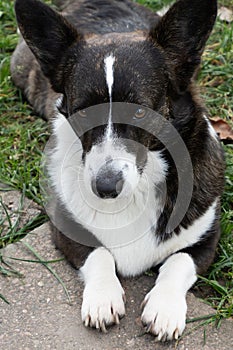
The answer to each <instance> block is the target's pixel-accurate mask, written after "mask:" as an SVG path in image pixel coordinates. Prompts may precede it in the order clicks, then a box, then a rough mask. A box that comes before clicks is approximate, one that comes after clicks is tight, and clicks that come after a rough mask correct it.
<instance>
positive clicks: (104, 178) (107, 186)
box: [92, 170, 124, 198]
mask: <svg viewBox="0 0 233 350" xmlns="http://www.w3.org/2000/svg"><path fill="white" fill-rule="evenodd" d="M123 185H124V180H123V174H122V171H119V172H116V171H114V170H105V171H102V170H101V171H100V172H99V173H98V175H97V177H96V180H93V181H92V190H93V192H94V193H95V194H96V195H97V196H98V197H100V198H116V197H117V196H118V195H119V194H120V193H121V191H122V188H123Z"/></svg>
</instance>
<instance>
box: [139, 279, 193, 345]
mask: <svg viewBox="0 0 233 350" xmlns="http://www.w3.org/2000/svg"><path fill="white" fill-rule="evenodd" d="M164 287H165V286H164ZM142 307H144V310H143V313H142V316H141V320H142V323H143V324H144V325H146V326H147V332H150V333H152V334H154V335H155V336H156V337H157V340H159V341H160V340H161V341H166V340H172V339H178V337H179V336H180V335H181V334H182V332H183V331H184V328H185V319H186V311H187V304H186V300H185V295H184V293H182V292H175V291H173V290H171V289H169V290H166V288H163V287H161V286H160V285H159V284H158V285H156V286H155V287H154V288H153V289H152V290H151V291H150V292H149V293H148V294H147V295H146V297H145V299H144V301H143V303H142Z"/></svg>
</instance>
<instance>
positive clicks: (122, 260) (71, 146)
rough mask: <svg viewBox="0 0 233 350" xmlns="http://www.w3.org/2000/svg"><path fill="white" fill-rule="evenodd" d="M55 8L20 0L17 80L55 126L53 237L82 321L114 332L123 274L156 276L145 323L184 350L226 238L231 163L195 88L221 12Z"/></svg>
mask: <svg viewBox="0 0 233 350" xmlns="http://www.w3.org/2000/svg"><path fill="white" fill-rule="evenodd" d="M59 5H60V6H61V8H62V11H61V13H58V12H56V11H55V10H54V9H52V8H51V7H49V6H48V5H46V4H44V3H42V2H40V1H38V0H16V3H15V12H16V18H17V22H18V26H19V30H20V33H21V38H20V41H19V44H18V46H17V48H16V49H15V52H14V54H13V56H12V60H11V74H12V78H13V81H14V82H15V84H16V85H17V86H18V87H19V88H20V89H21V90H22V91H23V93H24V94H25V96H26V98H27V99H28V101H29V102H30V103H31V105H32V106H33V108H34V110H35V111H36V112H37V113H38V114H40V115H41V116H42V117H43V118H45V119H47V120H49V122H50V124H51V132H52V135H53V137H54V142H53V144H52V145H50V147H49V152H48V154H49V155H48V174H49V181H50V183H51V188H52V189H53V191H54V201H56V213H57V214H56V215H57V219H56V220H57V221H56V220H55V221H54V222H53V223H54V225H55V226H56V227H57V230H56V229H55V230H54V240H55V244H56V245H57V246H58V247H59V248H60V249H61V250H62V251H63V252H64V254H65V256H66V257H67V259H68V260H69V261H70V262H71V263H72V264H73V265H74V266H75V267H76V268H78V269H79V270H80V274H81V276H82V278H83V281H84V284H85V287H84V292H83V302H82V309H81V316H82V321H83V323H84V325H85V326H86V327H94V328H96V329H100V330H102V331H103V332H105V331H106V327H107V326H109V325H113V324H118V323H119V322H120V318H121V317H123V316H124V315H125V292H124V290H123V288H122V285H121V283H120V280H119V276H124V277H133V276H137V275H139V274H142V273H144V272H145V271H146V270H148V269H150V268H152V267H156V266H159V270H158V277H157V278H156V280H155V285H154V287H153V288H152V289H151V291H150V292H149V293H148V294H147V295H145V299H144V301H142V315H141V321H142V324H143V325H144V326H145V327H146V329H147V331H148V332H149V333H151V334H153V335H154V336H155V337H156V339H157V340H160V341H166V340H173V339H178V337H179V336H180V335H181V334H182V332H183V331H184V329H185V320H186V311H187V304H186V293H187V291H188V290H189V289H190V288H191V287H192V285H193V284H194V283H195V281H196V280H197V274H202V273H204V272H205V271H206V270H207V268H208V267H209V265H210V264H211V262H212V261H213V259H214V255H215V250H216V246H217V243H218V240H219V236H220V223H219V220H220V197H221V194H222V191H223V186H224V155H223V150H222V147H221V144H220V141H219V139H218V136H217V134H216V133H215V131H214V129H213V128H212V126H211V124H210V122H209V119H208V113H207V110H206V108H205V106H204V104H203V102H202V100H201V98H200V95H199V92H198V88H197V87H196V83H195V76H196V73H197V69H198V67H199V65H200V62H201V55H202V53H203V50H204V48H205V44H206V41H207V39H208V37H209V35H210V33H211V30H212V28H213V25H214V23H215V18H216V13H217V1H216V0H178V1H176V2H175V3H174V4H173V5H172V6H171V7H170V8H169V9H168V10H167V12H166V13H165V14H163V15H161V16H160V15H159V14H157V13H154V12H152V11H151V10H149V9H147V8H145V7H143V6H141V5H138V4H136V3H135V2H131V1H129V0H80V1H79V0H77V1H65V0H64V1H59ZM117 118H118V119H117ZM80 125H81V127H80V128H79V126H80ZM57 208H59V210H57ZM171 218H173V220H171ZM53 219H54V218H53ZM59 219H60V220H59ZM58 221H59V223H58ZM65 221H68V224H67V225H66V226H62V225H63V224H64V222H65ZM57 223H58V224H57ZM70 223H72V225H71V224H70ZM59 225H60V226H59ZM71 226H72V228H71ZM69 227H70V231H72V234H71V233H70V232H69ZM63 228H64V229H63ZM79 230H81V231H82V230H83V231H82V237H83V238H81V234H80V236H79V235H78V231H79ZM75 233H76V234H77V237H76V236H75ZM87 237H88V239H87ZM93 242H94V243H93ZM88 243H90V244H88Z"/></svg>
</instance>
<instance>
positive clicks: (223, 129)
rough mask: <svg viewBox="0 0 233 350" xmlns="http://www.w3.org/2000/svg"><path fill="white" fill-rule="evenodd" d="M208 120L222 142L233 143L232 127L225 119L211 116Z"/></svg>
mask: <svg viewBox="0 0 233 350" xmlns="http://www.w3.org/2000/svg"><path fill="white" fill-rule="evenodd" d="M210 122H211V124H212V126H213V128H214V130H215V131H216V133H217V134H218V135H219V138H220V140H222V141H223V142H224V143H233V129H232V127H231V126H230V125H229V124H228V123H227V122H226V120H223V119H221V118H219V117H213V118H211V119H210Z"/></svg>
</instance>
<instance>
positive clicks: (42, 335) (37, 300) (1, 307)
mask: <svg viewBox="0 0 233 350" xmlns="http://www.w3.org/2000/svg"><path fill="white" fill-rule="evenodd" d="M25 242H26V243H27V244H30V246H32V247H33V248H34V249H35V250H36V252H37V253H38V254H40V256H41V257H42V258H43V259H44V260H51V259H57V258H61V257H62V255H61V253H60V252H59V251H58V250H56V249H55V248H54V245H53V244H52V242H51V239H50V228H49V224H47V223H46V224H44V225H42V226H40V227H39V228H37V229H35V230H34V231H33V232H32V233H31V234H28V235H27V237H25V238H24V239H23V240H22V241H20V242H19V243H16V244H11V245H8V246H7V247H6V248H5V249H3V250H2V251H1V253H2V254H3V256H4V259H5V260H6V261H8V262H9V263H10V264H11V266H12V267H14V269H16V270H17V271H18V272H20V273H21V274H22V275H23V277H22V278H17V277H4V276H3V275H0V293H1V294H3V295H4V296H5V297H6V298H7V299H8V301H9V302H10V304H9V305H8V304H6V303H5V302H4V301H2V300H0V349H5V350H32V349H40V350H47V349H52V350H72V349H76V350H112V349H114V350H125V349H134V350H142V349H145V350H151V349H153V350H154V349H157V350H162V349H179V350H181V349H182V350H199V349H204V350H220V349H221V350H232V348H233V320H226V321H224V322H223V323H222V326H221V328H220V329H218V330H217V329H216V328H214V327H213V326H212V325H208V326H205V327H203V326H202V327H200V328H198V329H196V330H193V331H192V332H191V333H189V332H190V331H191V329H192V328H193V327H196V326H197V325H198V324H197V323H196V322H195V323H192V324H188V325H187V328H186V334H187V335H185V336H184V337H183V338H182V339H181V340H180V341H179V342H177V343H175V342H171V343H164V344H159V343H156V342H155V341H154V338H153V337H152V336H151V335H149V334H144V330H143V328H142V325H141V323H140V303H141V302H142V300H143V297H144V295H145V294H146V293H147V292H148V291H149V289H150V288H151V287H152V286H153V284H154V278H153V277H150V276H141V277H139V278H134V279H130V280H129V279H128V280H122V285H123V288H124V289H125V292H126V296H127V304H126V310H127V311H126V312H127V313H126V316H125V317H124V318H123V319H122V320H121V322H120V325H119V326H114V327H111V328H109V331H108V333H107V334H102V333H99V332H97V331H96V330H93V329H86V328H85V327H84V326H83V324H82V321H81V317H80V308H81V301H82V291H83V285H82V282H81V281H80V279H79V277H78V274H77V272H76V271H75V270H74V269H73V268H72V267H70V265H69V264H68V263H67V262H66V261H61V262H57V263H54V264H50V266H51V267H52V268H53V269H54V270H55V271H56V273H57V274H58V275H59V277H61V278H62V280H63V282H64V283H65V285H66V287H67V289H68V292H69V295H70V299H71V303H70V304H69V302H68V298H67V296H66V294H65V292H64V289H63V287H62V286H61V284H60V283H59V282H58V281H57V280H56V279H55V278H54V276H53V275H52V274H51V273H50V272H49V271H48V270H47V269H46V268H45V266H43V265H42V264H38V263H29V262H22V261H16V260H11V259H9V257H15V258H20V259H34V260H35V259H36V258H35V256H33V254H32V253H31V252H30V250H29V249H28V248H27V247H25V245H24V243H25ZM213 312H214V310H212V308H211V307H209V306H207V305H206V304H204V303H203V302H201V301H200V300H198V299H197V298H196V297H194V295H193V294H192V293H189V294H188V318H193V317H198V316H204V315H208V314H212V313H213Z"/></svg>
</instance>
